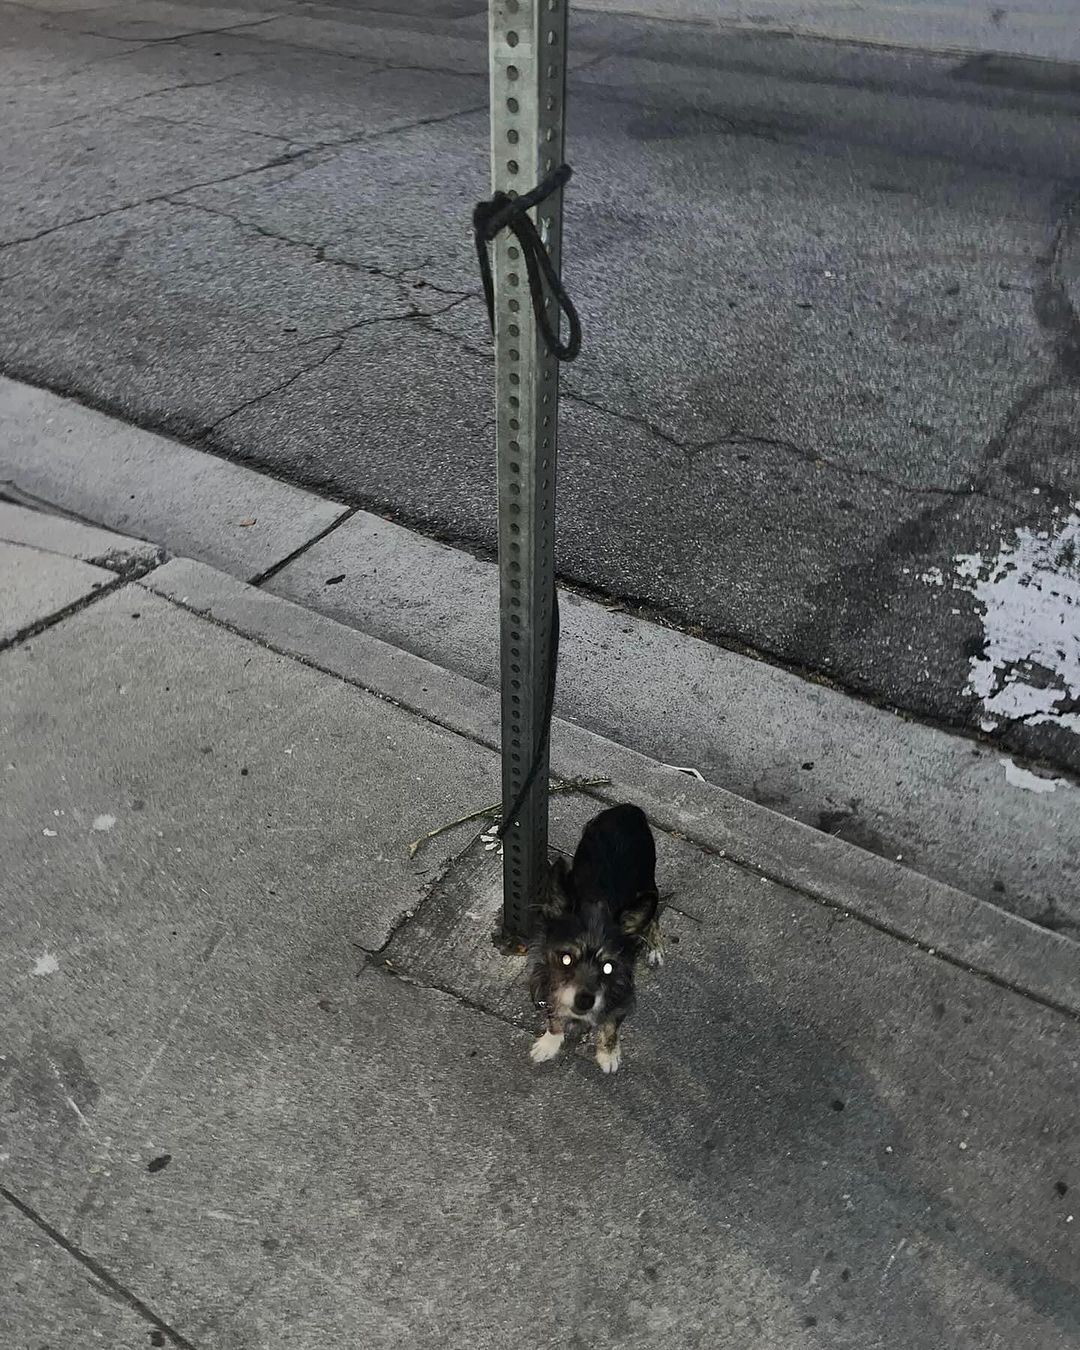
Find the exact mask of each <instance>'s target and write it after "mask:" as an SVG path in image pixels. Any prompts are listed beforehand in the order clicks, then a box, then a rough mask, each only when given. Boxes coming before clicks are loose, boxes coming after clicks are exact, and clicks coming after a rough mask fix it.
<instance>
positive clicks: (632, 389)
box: [0, 0, 1080, 772]
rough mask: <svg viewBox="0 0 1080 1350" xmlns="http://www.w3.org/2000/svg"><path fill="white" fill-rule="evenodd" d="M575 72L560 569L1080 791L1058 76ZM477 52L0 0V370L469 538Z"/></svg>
mask: <svg viewBox="0 0 1080 1350" xmlns="http://www.w3.org/2000/svg"><path fill="white" fill-rule="evenodd" d="M909 8H910V7H909ZM571 50H572V53H573V59H574V63H575V65H576V66H577V69H576V72H575V74H574V77H573V79H572V82H571V95H570V104H569V145H568V156H569V158H570V160H571V162H572V163H573V165H574V167H575V179H574V183H573V186H572V191H571V193H570V195H569V198H568V202H567V233H566V251H565V259H566V263H565V273H566V280H567V283H568V286H569V288H570V290H571V293H572V294H573V295H574V297H575V299H576V300H577V302H578V304H579V307H580V309H581V311H582V315H583V320H584V323H585V333H586V339H585V348H584V352H583V354H582V357H581V359H580V360H579V361H578V362H577V363H576V364H575V365H574V366H573V367H572V368H571V369H570V370H569V371H568V372H567V375H566V381H565V384H566V399H565V403H564V421H563V432H562V441H561V463H560V475H561V477H560V512H561V519H560V531H559V565H560V570H561V572H562V574H563V575H564V576H565V577H567V578H568V579H572V580H576V581H579V582H581V583H584V584H586V585H589V586H591V587H594V588H596V589H598V590H599V591H601V592H604V593H606V594H610V595H612V596H616V597H619V598H623V599H631V600H636V601H640V602H642V603H644V604H646V605H648V606H651V607H653V608H655V609H656V610H659V611H663V612H666V613H668V614H669V615H672V616H674V617H676V618H677V619H678V620H679V621H680V622H682V623H684V624H686V625H687V626H694V627H697V628H698V629H700V630H701V631H703V632H704V633H705V634H707V635H709V636H711V637H713V638H715V639H717V640H720V641H725V642H731V643H734V644H738V645H742V646H745V647H746V648H749V649H750V650H752V651H755V652H758V653H761V654H762V655H766V656H769V657H771V658H774V659H779V660H781V661H783V662H785V663H789V664H791V665H792V666H794V667H796V668H798V669H802V670H807V671H810V672H814V673H816V674H820V675H824V676H827V677H829V678H830V679H832V680H833V681H835V682H836V683H837V684H838V685H840V686H841V687H843V688H846V689H849V690H852V691H854V692H857V693H859V694H862V695H865V696H867V697H873V698H875V699H879V700H881V701H884V702H886V703H890V704H893V705H895V706H897V707H899V708H902V709H905V710H909V711H911V712H914V713H916V714H918V715H920V716H923V717H926V718H929V719H932V720H934V721H938V722H944V723H950V724H955V725H959V726H964V727H966V728H969V729H976V728H982V730H983V731H985V732H986V733H988V734H990V735H993V736H995V737H997V738H999V739H1000V740H1001V741H1002V743H1004V744H1006V745H1008V746H1010V747H1011V748H1014V749H1017V750H1020V751H1021V752H1024V753H1028V754H1034V755H1042V756H1044V757H1046V758H1047V759H1049V760H1050V761H1052V762H1054V763H1056V764H1060V765H1063V766H1066V767H1068V768H1071V769H1072V770H1073V771H1077V772H1080V631H1078V624H1077V620H1076V616H1077V615H1080V465H1078V446H1080V321H1078V318H1077V311H1076V308H1075V303H1076V302H1080V235H1078V234H1077V231H1076V229H1075V228H1074V226H1075V220H1074V215H1073V212H1074V208H1075V206H1076V204H1077V202H1078V201H1080V195H1078V188H1080V116H1078V115H1080V67H1077V66H1073V65H1068V64H1064V63H1054V62H1048V61H1041V60H1035V59H1032V58H1030V57H1027V56H1023V55H1015V54H1014V55H1001V56H992V55H986V54H982V55H979V54H976V55H974V56H972V55H962V54H958V53H952V54H945V55H931V54H926V53H918V52H912V51H897V50H890V49H882V48H875V47H869V46H860V45H857V44H844V43H838V42H832V41H821V40H814V39H804V38H799V37H792V36H790V35H788V36H785V35H782V34H769V33H764V32H753V31H746V30H745V29H734V30H733V29H724V28H720V27H716V26H705V25H700V24H692V23H685V22H668V21H655V22H653V21H648V20H642V19H639V18H631V17H627V16H620V15H616V14H601V13H579V14H577V15H575V18H574V22H573V32H572V44H571ZM485 62H486V46H485V14H484V7H483V6H482V5H481V4H478V3H476V0H381V8H379V9H376V8H375V7H374V6H368V5H360V4H352V5H348V6H346V5H339V6H334V5H329V4H324V5H305V4H297V3H290V2H289V0H286V3H283V4H279V5H275V6H272V7H271V6H270V5H269V4H260V3H254V4H243V5H239V4H233V5H231V6H230V7H229V8H227V9H226V8H222V7H213V6H207V5H201V4H196V3H184V4H167V3H159V2H158V0H144V2H143V3H140V4H134V3H129V4H127V5H121V6H115V7H109V8H102V7H94V6H93V5H85V4H82V3H81V0H51V3H45V4H37V3H25V0H24V2H23V3H20V4H18V5H15V4H11V3H7V2H6V0H0V91H2V92H0V118H2V122H3V125H4V127H5V133H4V135H3V136H2V137H0V312H2V313H3V315H4V322H3V324H2V325H0V368H2V369H3V371H4V372H5V373H8V374H10V375H14V376H17V377H21V378H27V379H30V380H33V381H35V382H38V383H42V384H46V385H48V386H50V387H52V388H55V389H58V390H61V391H64V392H68V393H75V394H77V395H79V396H80V397H82V398H84V399H86V400H88V401H91V402H94V403H96V404H100V405H102V406H105V407H107V408H109V409H110V410H112V411H117V412H120V413H121V414H123V415H125V416H127V417H130V418H132V419H134V420H136V421H138V422H140V423H142V424H144V425H148V426H152V427H155V428H158V429H164V430H167V431H170V432H172V433H174V434H175V435H177V436H179V437H181V438H183V439H185V440H188V441H191V442H194V443H197V444H201V445H203V446H207V447H210V448H212V449H215V450H216V451H218V452H220V453H222V454H226V455H229V456H232V457H236V458H240V459H243V460H247V461H249V462H254V463H257V464H259V465H262V466H264V467H269V468H270V469H272V470H273V471H275V472H277V473H280V474H282V475H284V476H287V477H289V478H290V479H293V480H296V481H300V482H303V483H305V484H309V485H314V486H326V487H331V488H333V490H334V491H335V492H337V493H340V494H342V495H344V496H345V497H347V498H348V499H350V500H352V501H354V502H357V503H359V504H363V505H365V506H368V507H371V508H374V509H376V510H380V511H382V512H384V513H386V514H388V515H391V516H393V517H395V518H396V519H399V520H402V521H404V522H406V523H410V524H413V525H415V526H417V527H418V528H420V529H423V530H426V531H428V532H430V533H434V534H437V535H439V536H440V537H442V538H446V539H450V540H453V541H458V542H463V543H465V544H467V545H472V546H480V547H485V546H490V545H491V544H492V541H493V536H494V518H493V509H494V499H493V480H492V473H493V469H492V459H493V455H492V412H491V393H490V385H491V370H490V364H489V358H488V343H487V336H486V333H485V328H484V318H483V314H482V307H481V305H480V303H479V301H478V299H477V279H476V276H475V260H474V258H473V255H472V251H471V242H470V240H469V237H468V220H469V214H470V210H471V207H472V204H473V202H474V201H475V200H476V199H477V198H478V197H479V196H481V195H484V193H485V191H486V182H487V167H486V159H487V140H486V138H487V122H486V97H487V86H486V75H485ZM88 453H92V448H91V447H88Z"/></svg>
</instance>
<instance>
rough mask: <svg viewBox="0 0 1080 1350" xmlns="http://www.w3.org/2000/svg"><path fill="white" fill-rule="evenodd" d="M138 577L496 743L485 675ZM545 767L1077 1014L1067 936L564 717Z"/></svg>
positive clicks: (1079, 1005)
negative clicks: (590, 781) (472, 675)
mask: <svg viewBox="0 0 1080 1350" xmlns="http://www.w3.org/2000/svg"><path fill="white" fill-rule="evenodd" d="M140 584H142V585H144V586H146V587H148V588H149V589H151V590H153V591H154V592H156V593H157V594H159V595H162V596H164V597H166V598H168V599H170V600H172V601H174V602H175V603H177V604H180V605H182V606H184V607H185V608H187V609H189V610H191V611H192V612H195V613H198V614H202V615H204V616H206V617H208V618H210V619H212V620H214V621H215V622H218V623H221V624H223V625H225V626H227V627H229V628H231V629H233V630H235V631H236V632H238V633H240V634H242V635H244V636H246V637H249V638H252V639H254V640H256V641H259V642H261V643H263V644H265V645H266V646H268V647H270V648H272V649H274V650H275V651H279V652H282V653H284V654H287V655H290V656H293V657H296V658H298V659H300V660H302V661H305V662H308V663H310V664H311V665H313V666H316V667H318V668H319V669H321V670H324V671H327V672H329V673H331V674H335V675H337V676H339V677H340V678H341V679H343V680H347V681H349V682H350V683H354V684H356V685H358V686H360V687H362V688H364V689H366V690H368V691H369V692H371V693H374V694H377V695H379V696H380V697H383V698H388V699H391V700H393V701H394V702H395V703H398V704H400V705H402V706H403V707H405V708H407V709H409V710H411V711H413V712H415V713H417V714H419V715H420V716H421V717H424V718H426V719H427V720H429V721H432V722H436V723H438V724H439V725H440V726H443V727H446V728H448V729H449V730H451V731H454V732H456V733H458V734H459V735H462V736H466V737H469V738H470V739H472V740H474V741H476V742H478V743H480V744H482V745H485V746H488V747H490V748H491V749H496V748H497V747H498V744H499V698H498V695H497V693H495V692H494V691H492V690H489V689H487V688H485V687H484V686H482V685H479V684H476V683H474V682H473V681H471V680H468V679H465V678H464V677H462V676H460V675H455V674H453V673H451V672H448V671H445V670H443V669H442V668H440V667H438V666H435V665H433V664H432V663H430V662H428V661H425V660H423V659H422V658H420V657H417V656H413V655H411V654H410V653H407V652H404V651H401V650H399V649H396V648H393V647H391V646H389V645H388V644H386V643H384V642H381V641H379V640H378V639H377V638H372V637H369V636H368V635H367V634H364V633H361V632H358V631H357V630H355V629H352V628H346V627H344V626H343V625H341V624H338V623H335V622H334V621H333V620H331V619H327V618H324V617H322V616H320V615H317V614H314V613H312V612H311V611H309V610H306V609H301V608H300V607H298V606H297V605H294V604H292V603H291V602H289V601H286V600H283V599H280V598H279V597H276V596H271V595H268V594H267V593H266V592H264V591H259V590H255V589H253V588H251V587H249V586H245V585H244V584H242V583H241V582H238V581H236V580H235V579H234V578H232V577H229V576H226V575H223V574H222V573H220V572H217V571H214V570H212V569H210V568H208V567H206V566H203V565H200V564H199V563H197V562H194V561H191V560H188V559H174V560H173V561H172V562H169V563H167V564H165V565H164V566H163V567H161V568H158V569H157V570H155V571H153V572H151V573H149V574H148V575H147V576H146V577H145V578H143V579H142V581H141V583H140ZM552 763H553V771H555V772H557V773H558V774H559V775H561V776H564V777H578V776H588V777H596V776H604V777H607V778H610V779H611V785H610V787H605V788H603V789H600V790H597V792H596V795H597V796H598V797H600V798H602V799H604V800H628V801H635V802H637V803H638V804H639V805H641V806H642V807H643V808H644V809H645V810H646V811H647V813H648V814H649V816H650V818H651V819H652V820H653V821H654V822H655V824H656V825H658V826H659V827H661V828H663V829H666V830H669V831H671V832H673V833H676V834H679V835H681V836H684V837H686V838H687V839H689V840H691V841H693V842H694V843H697V844H699V845H701V846H702V847H705V848H708V849H714V850H716V851H717V852H718V853H723V854H724V855H725V856H727V857H728V858H729V859H730V860H731V861H734V862H736V863H739V864H741V865H742V866H745V867H747V868H750V869H752V870H754V871H755V872H757V873H759V874H760V875H762V876H765V877H767V878H769V879H770V880H772V881H775V882H779V883H781V884H782V885H786V886H789V887H792V888H794V889H796V890H798V891H799V892H801V893H802V894H804V895H806V896H809V897H810V898H812V899H814V900H816V901H818V902H819V903H821V904H824V905H826V906H829V907H831V908H835V909H837V910H841V911H843V912H844V913H847V914H850V915H853V916H855V917H857V918H860V919H862V920H864V921H865V922H867V923H870V924H872V925H874V926H875V927H877V928H879V929H881V930H882V931H884V932H887V933H889V934H891V935H893V936H895V937H898V938H900V939H903V940H905V941H909V942H913V943H916V944H918V945H919V946H921V947H924V948H926V949H927V950H929V951H932V952H933V953H934V954H936V955H937V956H939V957H941V958H943V959H945V960H948V961H951V962H953V963H955V964H957V965H960V966H963V967H964V968H966V969H968V970H971V971H973V972H975V973H978V974H981V975H983V976H986V977H987V978H989V979H991V980H993V981H995V982H996V983H998V984H1000V985H1003V986H1005V987H1007V988H1010V989H1012V990H1015V991H1016V992H1018V993H1021V994H1024V995H1027V996H1028V997H1030V998H1033V999H1036V1000H1038V1001H1039V1002H1040V1003H1043V1004H1046V1005H1047V1006H1049V1007H1052V1008H1055V1009H1057V1010H1058V1011H1061V1012H1064V1013H1067V1014H1069V1015H1071V1016H1080V964H1078V962H1077V960H1076V948H1075V946H1074V944H1073V943H1071V942H1069V941H1068V940H1067V939H1065V938H1062V937H1059V936H1057V935H1056V934H1053V933H1050V932H1048V931H1046V930H1045V929H1042V928H1039V927H1037V926H1035V925H1034V924H1030V923H1028V922H1027V921H1026V920H1024V919H1020V918H1017V917H1015V916H1014V915H1011V914H1009V913H1007V912H1006V911H1004V910H1001V909H999V908H997V907H996V906H994V905H991V904H989V903H987V902H986V901H982V900H976V899H974V898H973V897H971V896H969V895H965V894H964V893H962V892H960V891H957V890H954V889H953V888H952V887H949V886H945V885H942V884H941V883H938V882H933V881H929V880H927V879H926V878H924V877H920V876H918V875H916V874H914V873H912V872H909V871H908V870H907V869H905V868H903V867H900V866H897V865H896V864H894V863H890V862H888V861H886V860H884V859H882V858H879V857H877V856H875V855H873V854H870V853H866V852H864V851H863V850H861V849H858V848H856V847H854V846H852V845H849V844H845V843H844V842H843V841H841V840H839V839H836V838H834V837H832V836H830V835H826V834H822V833H820V832H818V831H816V830H812V829H810V828H808V827H807V826H804V825H801V824H799V823H798V822H796V821H792V820H790V819H788V818H787V817H785V816H780V815H777V814H776V813H775V812H772V811H770V810H768V809H767V808H765V807H761V806H757V805H755V804H754V803H752V802H748V801H746V800H744V799H743V798H740V797H736V796H734V795H733V794H731V793H729V792H726V791H724V790H723V789H722V788H719V787H715V786H713V785H711V784H708V783H701V782H697V781H695V780H693V779H689V778H687V777H686V776H685V775H682V774H679V773H678V772H675V771H673V770H671V769H669V768H667V767H665V766H663V765H661V764H659V763H658V762H657V761H655V760H651V759H649V758H648V757H646V756H645V755H641V754H639V753H637V752H636V751H634V750H629V749H626V748H625V747H623V746H620V745H617V744H615V743H614V742H613V741H610V740H606V739H605V738H604V737H601V736H597V735H595V734H594V733H592V732H590V731H586V730H584V729H582V728H581V727H577V726H574V725H572V724H571V723H567V722H564V721H561V720H558V719H557V720H556V722H555V723H554V724H553V727H552Z"/></svg>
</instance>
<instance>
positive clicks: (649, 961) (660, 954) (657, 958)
mask: <svg viewBox="0 0 1080 1350" xmlns="http://www.w3.org/2000/svg"><path fill="white" fill-rule="evenodd" d="M645 964H646V965H647V966H652V968H653V970H659V969H660V967H661V966H662V965H663V964H664V949H663V947H650V948H649V950H648V951H647V952H646V953H645Z"/></svg>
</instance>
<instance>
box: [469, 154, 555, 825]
mask: <svg viewBox="0 0 1080 1350" xmlns="http://www.w3.org/2000/svg"><path fill="white" fill-rule="evenodd" d="M572 172H573V171H572V170H571V168H570V166H569V164H562V165H560V167H559V168H557V169H556V170H555V171H554V172H553V173H550V174H548V176H547V177H546V178H545V179H544V180H543V181H542V182H541V183H538V184H537V185H536V187H534V188H533V190H532V191H531V192H526V193H525V194H524V195H523V196H520V197H511V196H510V194H509V193H507V192H496V193H495V195H494V196H493V197H492V198H491V199H490V200H489V201H486V202H480V203H478V205H477V206H476V209H475V210H474V211H473V234H474V237H475V240H476V257H477V260H478V262H479V263H480V279H481V281H482V282H483V284H484V301H485V303H486V304H487V312H488V321H489V323H490V324H491V331H492V332H494V331H495V285H494V282H493V281H492V277H491V257H490V254H489V253H488V245H489V244H490V243H491V242H492V241H493V240H494V238H495V236H496V235H497V234H498V233H499V232H500V231H501V230H509V231H510V232H511V234H513V236H514V238H515V239H516V240H517V241H518V244H519V246H520V248H521V256H522V257H523V258H524V260H525V271H526V273H527V275H528V278H529V294H530V296H531V298H532V307H533V314H534V315H535V316H536V323H537V327H538V328H539V329H540V332H541V335H542V336H543V339H544V342H545V344H546V346H547V349H548V351H549V352H550V353H551V354H552V355H553V356H554V357H556V359H557V360H559V361H572V360H573V359H574V357H575V356H577V354H578V352H579V351H580V350H581V320H580V319H579V318H578V313H577V310H576V309H575V308H574V304H573V301H572V300H571V299H570V297H569V296H568V295H567V294H566V291H565V290H564V289H563V286H562V282H561V281H560V280H559V277H558V275H557V273H556V271H555V268H554V265H553V264H552V261H551V257H550V255H549V253H548V251H547V249H546V248H545V247H544V241H543V240H542V239H541V238H540V232H539V231H538V230H537V228H536V226H535V225H534V224H533V222H532V218H531V217H530V216H529V212H530V211H531V210H532V208H533V207H534V206H539V204H540V203H541V202H542V201H544V200H545V199H546V198H548V197H550V196H551V194H552V193H553V192H559V191H561V189H562V188H563V187H565V185H566V183H567V182H568V181H569V179H570V175H571V173H572ZM545 286H546V288H547V291H549V292H550V294H551V295H552V296H553V297H554V299H555V303H556V305H557V306H558V308H559V311H560V314H565V315H566V322H567V325H568V326H569V330H570V331H569V335H568V337H567V340H566V342H565V344H564V343H563V342H561V341H560V337H559V329H560V328H561V327H562V320H561V317H560V319H559V320H558V321H557V326H556V327H555V328H552V326H551V322H550V320H549V319H548V316H547V305H546V303H545V301H546V295H545ZM558 665H559V596H558V592H557V589H556V587H555V580H554V577H553V578H552V583H551V624H550V627H549V630H548V668H547V687H546V688H545V690H544V711H543V717H542V720H541V722H540V727H539V730H538V732H537V736H536V742H535V745H534V747H533V755H532V762H531V763H530V765H529V772H528V773H527V774H526V775H525V781H524V782H523V783H522V785H521V787H520V788H519V789H518V792H517V795H516V796H515V797H514V800H513V802H512V803H511V806H510V809H509V810H508V811H507V812H506V813H505V814H504V816H503V819H502V820H501V821H500V822H499V828H498V830H497V831H496V833H497V834H498V837H499V838H500V839H502V838H503V837H504V836H505V834H506V832H507V831H508V830H509V829H510V827H511V826H512V825H513V824H514V823H515V821H516V819H517V815H518V812H519V811H520V810H521V808H522V806H523V805H524V803H525V799H526V797H528V795H529V793H530V791H531V790H532V787H533V785H534V784H535V782H536V779H537V776H538V775H539V773H540V766H541V764H542V763H543V760H544V756H545V754H546V753H547V749H548V745H549V744H550V741H551V714H552V710H553V708H554V705H555V676H556V672H557V670H558Z"/></svg>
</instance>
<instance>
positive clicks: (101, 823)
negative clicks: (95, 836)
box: [94, 816, 116, 834]
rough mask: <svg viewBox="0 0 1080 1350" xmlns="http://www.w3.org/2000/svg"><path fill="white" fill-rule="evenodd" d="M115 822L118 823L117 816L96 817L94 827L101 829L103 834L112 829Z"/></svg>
mask: <svg viewBox="0 0 1080 1350" xmlns="http://www.w3.org/2000/svg"><path fill="white" fill-rule="evenodd" d="M115 824H116V817H115V816H95V817H94V829H95V830H98V831H100V832H101V833H102V834H104V833H105V832H106V831H107V830H111V829H112V827H113V826H114V825H115Z"/></svg>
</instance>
